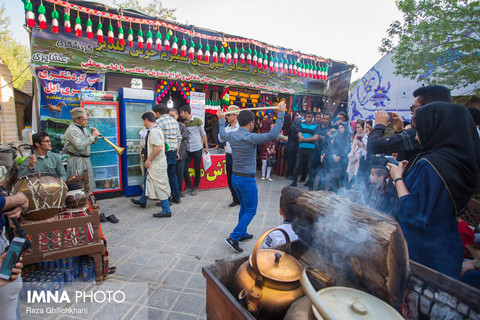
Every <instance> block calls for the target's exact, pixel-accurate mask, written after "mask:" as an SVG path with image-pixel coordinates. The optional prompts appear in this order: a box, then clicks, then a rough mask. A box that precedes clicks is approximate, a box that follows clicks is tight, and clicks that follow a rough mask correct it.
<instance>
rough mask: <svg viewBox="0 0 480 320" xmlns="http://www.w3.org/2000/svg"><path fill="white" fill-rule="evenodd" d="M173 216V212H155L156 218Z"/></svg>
mask: <svg viewBox="0 0 480 320" xmlns="http://www.w3.org/2000/svg"><path fill="white" fill-rule="evenodd" d="M171 216H172V212H171V211H169V212H163V211H162V212H160V213H154V214H153V217H154V218H170V217H171Z"/></svg>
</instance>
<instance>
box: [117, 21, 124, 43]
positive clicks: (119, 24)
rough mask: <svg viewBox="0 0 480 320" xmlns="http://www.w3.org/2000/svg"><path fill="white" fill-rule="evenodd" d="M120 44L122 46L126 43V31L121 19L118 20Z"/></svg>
mask: <svg viewBox="0 0 480 320" xmlns="http://www.w3.org/2000/svg"><path fill="white" fill-rule="evenodd" d="M118 44H119V45H121V46H124V45H125V39H124V32H123V28H122V23H121V22H120V21H118Z"/></svg>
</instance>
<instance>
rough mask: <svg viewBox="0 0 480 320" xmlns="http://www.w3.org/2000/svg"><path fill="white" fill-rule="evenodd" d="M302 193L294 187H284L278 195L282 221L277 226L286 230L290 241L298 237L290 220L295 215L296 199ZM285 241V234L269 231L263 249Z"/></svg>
mask: <svg viewBox="0 0 480 320" xmlns="http://www.w3.org/2000/svg"><path fill="white" fill-rule="evenodd" d="M302 194H303V192H302V191H300V190H299V189H297V188H295V187H290V186H288V187H285V188H283V189H282V195H281V196H280V209H279V212H280V215H281V216H282V217H283V223H282V224H281V225H279V226H278V227H277V228H280V229H283V230H285V231H286V232H287V234H288V236H289V238H290V241H295V240H297V239H298V236H297V234H296V233H295V231H293V228H292V222H293V220H294V219H295V217H296V216H297V199H298V198H299V197H300V196H301V195H302ZM284 243H286V240H285V235H284V234H283V232H281V231H279V230H275V231H273V232H271V233H270V234H269V235H268V236H267V238H266V239H265V242H264V244H263V249H268V248H271V247H275V246H279V245H282V244H284Z"/></svg>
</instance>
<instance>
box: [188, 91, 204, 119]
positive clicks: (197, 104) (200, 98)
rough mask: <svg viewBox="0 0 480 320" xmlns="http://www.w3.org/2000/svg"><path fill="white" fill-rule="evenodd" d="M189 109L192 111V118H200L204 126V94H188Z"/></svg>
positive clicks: (194, 92)
mask: <svg viewBox="0 0 480 320" xmlns="http://www.w3.org/2000/svg"><path fill="white" fill-rule="evenodd" d="M190 108H191V109H192V116H193V117H194V118H200V119H201V120H202V122H203V124H205V93H203V92H196V91H193V92H190Z"/></svg>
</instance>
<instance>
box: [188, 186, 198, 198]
mask: <svg viewBox="0 0 480 320" xmlns="http://www.w3.org/2000/svg"><path fill="white" fill-rule="evenodd" d="M197 193H198V188H197V187H193V189H192V191H190V194H191V195H192V196H194V195H196V194H197Z"/></svg>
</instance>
